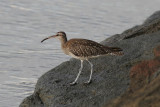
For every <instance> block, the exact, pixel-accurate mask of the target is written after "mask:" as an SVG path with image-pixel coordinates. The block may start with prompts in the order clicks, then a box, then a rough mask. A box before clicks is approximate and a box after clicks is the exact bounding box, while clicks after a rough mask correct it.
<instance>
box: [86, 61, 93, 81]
mask: <svg viewBox="0 0 160 107" xmlns="http://www.w3.org/2000/svg"><path fill="white" fill-rule="evenodd" d="M87 61H88V62H89V64H90V65H91V74H90V76H89V80H88V81H87V82H85V83H87V84H89V83H90V82H91V79H92V73H93V64H92V63H91V62H90V61H89V60H87Z"/></svg>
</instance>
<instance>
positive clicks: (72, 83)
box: [69, 82, 77, 86]
mask: <svg viewBox="0 0 160 107" xmlns="http://www.w3.org/2000/svg"><path fill="white" fill-rule="evenodd" d="M76 84H77V82H71V83H69V85H70V86H73V85H76Z"/></svg>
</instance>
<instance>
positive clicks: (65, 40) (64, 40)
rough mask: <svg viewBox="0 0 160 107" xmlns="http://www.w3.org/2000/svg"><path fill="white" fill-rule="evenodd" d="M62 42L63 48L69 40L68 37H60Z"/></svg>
mask: <svg viewBox="0 0 160 107" xmlns="http://www.w3.org/2000/svg"><path fill="white" fill-rule="evenodd" d="M60 42H61V47H62V49H63V48H64V47H65V43H66V42H67V38H66V37H63V38H60Z"/></svg>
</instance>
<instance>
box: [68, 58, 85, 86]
mask: <svg viewBox="0 0 160 107" xmlns="http://www.w3.org/2000/svg"><path fill="white" fill-rule="evenodd" d="M82 68H83V60H81V67H80V69H79V73H78V75H77V77H76V79H75V80H74V81H73V82H71V83H70V85H75V84H76V82H77V80H78V78H79V76H80V74H81V72H82Z"/></svg>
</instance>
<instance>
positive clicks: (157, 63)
mask: <svg viewBox="0 0 160 107" xmlns="http://www.w3.org/2000/svg"><path fill="white" fill-rule="evenodd" d="M157 14H158V15H160V12H157V13H156V15H157ZM152 17H153V20H151V19H152ZM152 17H151V18H149V19H147V20H148V21H145V23H144V24H143V25H140V26H136V27H134V28H132V29H129V30H127V31H125V32H124V33H122V34H118V35H115V36H113V37H111V38H109V39H107V40H105V41H103V42H102V44H105V45H106V44H107V45H108V44H110V45H108V46H118V47H120V48H122V49H123V50H124V53H125V54H124V55H123V56H105V57H99V58H96V59H91V62H92V63H93V64H94V73H93V78H92V83H91V84H90V85H84V84H83V82H85V81H87V80H88V78H89V74H90V66H89V64H88V63H87V62H86V63H84V69H83V71H82V75H80V78H79V80H78V82H79V83H78V84H77V85H75V86H70V85H69V83H70V82H72V81H73V80H74V79H75V77H76V75H77V73H78V69H79V67H80V61H79V60H76V59H71V60H70V61H66V62H64V63H62V64H61V65H59V66H57V67H56V68H54V69H52V70H50V71H48V72H46V73H45V74H44V75H42V76H41V77H40V78H39V80H38V82H37V84H36V88H35V91H34V93H33V95H31V96H29V97H27V98H25V99H24V100H23V102H22V103H21V104H20V107H102V106H103V105H104V104H106V103H107V105H106V107H121V106H122V107H124V106H126V107H137V106H138V107H143V106H144V107H145V105H147V104H151V103H150V102H151V101H152V100H153V102H152V103H154V104H155V105H158V104H159V102H160V97H159V96H160V92H159V91H160V85H159V84H158V81H160V76H159V73H160V32H159V31H158V30H159V26H160V21H159V20H160V17H159V19H158V18H157V17H154V16H152ZM155 23H156V24H155ZM138 32H139V33H138ZM150 87H152V88H150ZM145 90H147V91H145ZM153 98H156V99H157V100H154V99H153ZM111 99H112V100H111ZM133 101H134V102H133ZM147 101H150V102H147ZM134 104H135V105H136V106H134Z"/></svg>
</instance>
